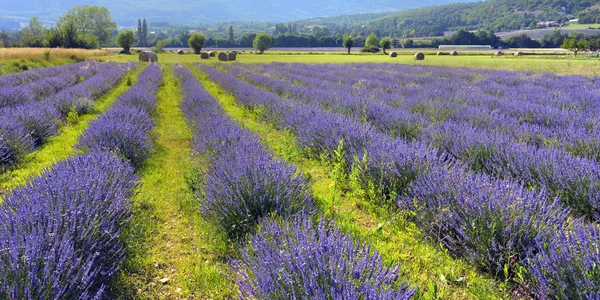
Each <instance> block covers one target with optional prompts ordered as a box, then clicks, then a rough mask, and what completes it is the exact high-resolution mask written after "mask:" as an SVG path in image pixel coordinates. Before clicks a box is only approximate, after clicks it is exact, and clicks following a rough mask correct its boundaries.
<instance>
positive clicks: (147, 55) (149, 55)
mask: <svg viewBox="0 0 600 300" xmlns="http://www.w3.org/2000/svg"><path fill="white" fill-rule="evenodd" d="M138 58H139V60H140V62H158V55H156V53H154V52H150V51H144V52H142V53H140V55H139V57H138Z"/></svg>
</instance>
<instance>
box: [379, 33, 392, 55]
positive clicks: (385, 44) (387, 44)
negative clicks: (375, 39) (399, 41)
mask: <svg viewBox="0 0 600 300" xmlns="http://www.w3.org/2000/svg"><path fill="white" fill-rule="evenodd" d="M379 45H380V46H381V48H382V49H383V54H387V53H385V50H387V49H390V48H391V47H392V40H391V39H390V38H389V37H384V38H382V39H381V40H380V41H379Z"/></svg>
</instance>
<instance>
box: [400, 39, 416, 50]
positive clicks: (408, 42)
mask: <svg viewBox="0 0 600 300" xmlns="http://www.w3.org/2000/svg"><path fill="white" fill-rule="evenodd" d="M414 46H415V41H413V40H411V39H408V40H404V41H403V42H402V47H403V48H413V47H414Z"/></svg>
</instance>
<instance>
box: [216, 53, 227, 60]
mask: <svg viewBox="0 0 600 300" xmlns="http://www.w3.org/2000/svg"><path fill="white" fill-rule="evenodd" d="M218 58H219V61H227V53H225V52H219V55H218Z"/></svg>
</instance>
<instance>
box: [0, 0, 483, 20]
mask: <svg viewBox="0 0 600 300" xmlns="http://www.w3.org/2000/svg"><path fill="white" fill-rule="evenodd" d="M465 1H467V2H468V1H476V0H462V2H465ZM2 2H3V4H2V6H1V7H0V18H2V17H5V18H6V17H7V16H10V17H19V18H30V17H33V16H37V17H39V18H40V19H42V20H44V21H56V20H57V19H58V17H59V16H60V15H61V14H64V13H66V12H67V10H68V9H69V8H70V7H72V6H76V5H99V6H103V7H106V8H108V10H109V11H110V12H111V15H112V17H113V20H115V21H116V22H117V23H118V24H119V25H122V26H132V25H135V23H136V22H137V19H138V18H146V19H147V20H148V21H151V22H168V23H171V24H176V25H194V24H207V23H208V24H210V23H218V22H287V21H292V20H299V19H310V18H321V17H329V16H338V15H348V14H358V13H377V12H392V11H402V10H409V9H414V8H419V7H427V6H433V5H445V4H450V3H456V2H461V1H457V0H420V1H419V0H407V1H402V2H398V1H393V0H375V1H359V0H348V1H343V0H305V1H302V2H298V1H292V0H283V1H276V0H267V1H260V5H257V4H256V1H249V0H229V1H219V0H201V1H185V0H172V1H169V2H165V1H159V0H148V1H145V2H139V1H133V0H78V1H68V0H53V1H44V0H3V1H2ZM140 3H142V5H140Z"/></svg>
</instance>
